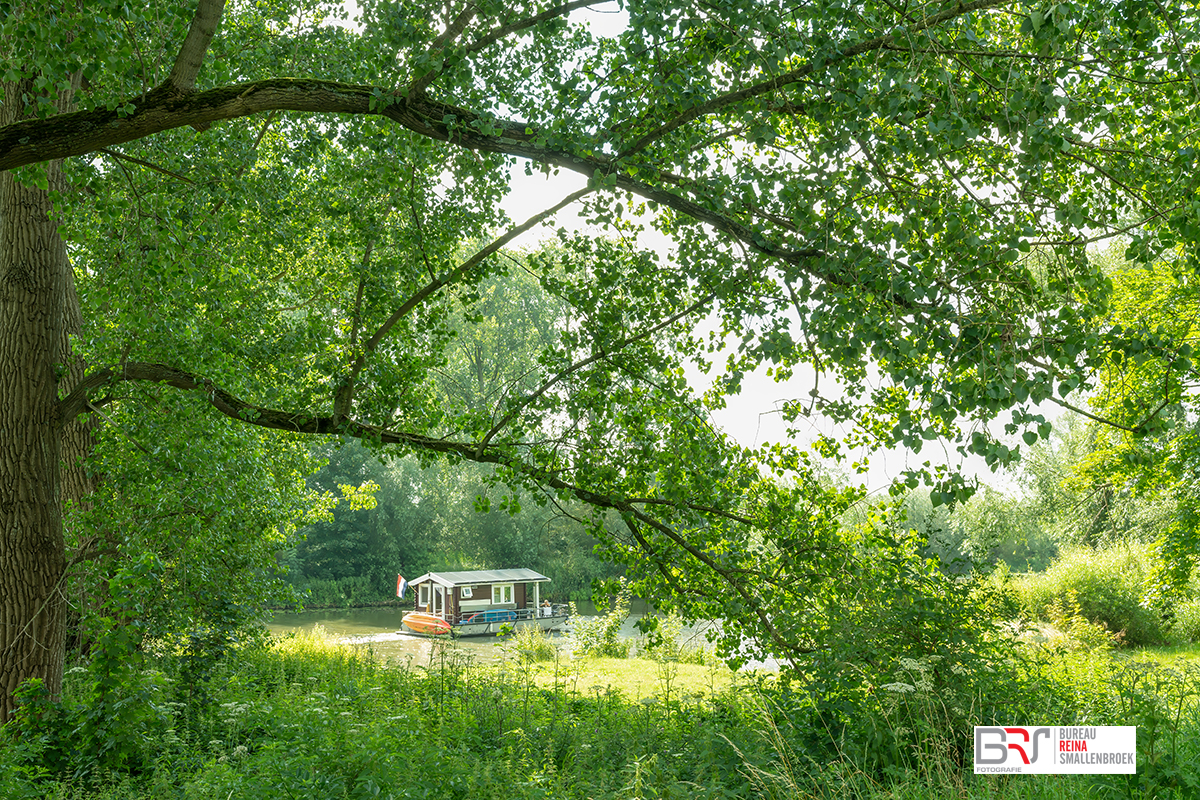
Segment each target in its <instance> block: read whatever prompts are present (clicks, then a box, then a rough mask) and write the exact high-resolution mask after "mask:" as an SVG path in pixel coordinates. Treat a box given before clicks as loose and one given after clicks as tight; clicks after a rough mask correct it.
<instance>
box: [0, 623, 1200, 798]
mask: <svg viewBox="0 0 1200 800" xmlns="http://www.w3.org/2000/svg"><path fill="white" fill-rule="evenodd" d="M596 663H602V662H597V661H596V660H594V659H588V660H578V659H568V658H566V657H564V656H563V655H562V654H557V655H556V656H555V657H554V659H553V660H552V661H549V662H541V663H540V664H539V663H537V662H534V661H532V660H531V659H529V658H527V657H524V656H523V655H522V654H521V649H520V648H517V652H516V655H515V657H513V658H511V659H509V660H507V661H504V662H501V663H498V664H480V663H476V662H474V661H472V659H471V658H470V657H468V656H466V655H464V654H463V653H462V651H459V650H457V649H456V648H455V647H454V646H453V645H452V644H449V643H445V644H439V645H438V647H437V648H436V649H435V651H434V654H433V655H432V657H431V658H430V659H429V662H428V663H425V664H413V663H404V664H400V663H395V662H392V663H385V662H380V661H379V660H377V659H376V658H375V657H374V656H373V655H372V654H371V653H370V652H369V651H366V650H355V649H351V648H349V647H346V646H344V645H341V644H339V643H337V642H335V641H333V640H331V639H329V638H328V637H326V636H324V635H323V633H322V632H320V631H317V632H314V633H310V634H297V635H292V636H288V637H286V638H283V639H280V640H275V641H273V642H268V643H264V644H261V645H257V646H245V647H242V648H240V649H238V650H237V651H235V652H232V653H230V654H229V655H228V657H226V658H224V659H223V660H221V661H220V662H219V663H218V664H217V665H215V666H214V667H213V669H212V674H211V678H210V679H209V680H208V682H207V689H206V691H205V692H204V693H203V698H204V700H203V703H200V704H196V703H194V702H192V701H191V700H189V698H190V697H194V696H195V693H189V692H188V691H187V688H188V687H185V686H182V685H181V684H180V680H179V675H180V671H179V668H178V664H177V663H174V662H173V660H172V658H171V657H167V656H162V657H159V658H157V659H156V658H151V657H147V661H146V663H144V664H142V665H139V668H138V670H137V672H138V675H139V677H138V680H136V681H133V683H134V684H135V688H136V691H144V687H145V686H146V685H153V686H154V687H155V689H154V691H155V694H154V696H152V697H151V698H150V699H149V700H148V701H146V702H148V703H149V704H150V705H149V707H148V710H147V711H146V712H145V713H139V714H127V715H125V716H124V717H119V718H117V719H116V720H115V721H114V722H113V724H112V725H110V726H108V727H105V726H104V725H102V724H101V723H100V722H99V721H92V722H89V723H87V725H84V726H83V727H81V720H83V719H85V718H86V717H85V715H84V711H83V710H82V704H84V703H85V702H88V698H89V697H90V696H91V694H90V693H91V692H92V691H93V690H92V689H91V682H92V681H94V679H95V676H94V675H93V674H92V673H89V672H88V671H87V670H77V671H74V672H71V673H70V674H69V675H68V681H67V687H66V692H65V697H64V699H63V701H62V702H61V703H55V702H52V701H51V700H50V699H48V698H47V697H46V696H45V695H44V693H42V692H40V690H39V687H37V686H36V685H34V686H31V687H28V688H27V689H26V690H25V691H24V692H23V695H22V697H23V702H24V705H23V706H22V709H21V712H20V715H19V717H18V719H17V720H16V721H15V722H14V723H12V724H11V725H10V726H8V727H7V728H5V729H4V734H5V735H4V736H3V738H2V740H0V741H2V742H3V743H2V745H0V797H4V798H25V797H50V798H59V800H125V799H126V798H143V797H145V798H150V797H153V798H182V799H184V800H207V799H208V798H213V799H214V800H217V799H219V800H228V798H230V797H253V798H263V799H264V800H274V798H280V799H281V800H282V798H289V799H292V798H314V799H315V798H321V799H322V800H324V798H376V797H377V798H397V799H398V798H419V797H429V798H492V797H495V798H501V797H503V798H566V799H568V800H569V799H570V798H580V800H582V799H583V798H595V799H596V800H604V799H607V798H611V799H612V800H627V798H651V797H654V798H687V799H688V800H703V799H704V798H721V799H722V800H729V799H730V798H760V797H761V798H780V799H784V798H786V799H787V800H799V799H800V798H826V797H827V798H835V797H836V798H854V797H862V798H872V799H874V798H879V799H880V800H882V798H910V797H911V798H924V797H933V796H939V797H962V798H975V797H981V798H982V797H1002V798H1010V797H1011V798H1018V797H1051V798H1056V797H1063V798H1066V797H1068V796H1072V797H1073V796H1082V795H1086V796H1095V797H1130V798H1133V797H1193V796H1196V793H1197V792H1198V791H1200V788H1198V787H1197V786H1196V779H1195V778H1194V777H1193V774H1194V773H1195V772H1196V771H1195V770H1194V769H1193V768H1192V765H1193V764H1195V763H1197V759H1198V758H1200V743H1198V737H1197V731H1200V720H1198V719H1197V710H1196V709H1197V706H1196V699H1197V696H1198V695H1200V672H1198V671H1196V670H1194V669H1192V668H1190V667H1188V666H1187V665H1186V664H1176V665H1174V666H1172V667H1163V666H1161V665H1156V664H1150V663H1141V662H1137V663H1135V662H1129V661H1121V660H1118V659H1113V658H1111V657H1109V656H1103V657H1102V658H1099V659H1098V658H1097V657H1096V653H1095V652H1089V651H1086V650H1079V649H1076V650H1071V649H1068V648H1064V647H1053V648H1045V647H1043V648H1036V649H1031V650H1027V651H1024V656H1021V657H1018V658H1016V659H1015V660H1013V661H1012V662H1010V663H1007V664H1004V663H999V662H997V663H994V664H989V665H988V666H990V667H991V668H992V669H995V670H997V671H999V672H1000V674H997V675H995V676H993V677H992V678H989V679H987V680H983V679H981V678H978V676H976V677H974V678H970V679H969V680H968V676H965V675H960V674H959V672H961V671H962V668H961V667H960V666H959V665H957V664H955V663H947V662H945V661H939V660H938V659H937V658H924V659H907V660H902V663H900V664H899V666H898V668H897V669H898V671H897V672H896V674H895V676H894V677H895V678H896V680H894V681H893V683H892V684H889V685H886V686H876V687H873V688H870V689H869V690H868V691H866V693H865V694H861V695H856V696H855V697H854V698H850V697H839V696H838V694H837V690H836V689H835V688H830V687H826V688H825V689H824V690H820V691H818V689H817V687H814V686H813V685H805V684H803V683H802V682H801V681H799V680H794V681H791V682H788V681H780V680H778V678H777V677H776V676H773V675H768V674H763V673H739V674H738V675H737V676H736V679H735V681H734V682H733V683H732V684H723V685H718V684H717V683H716V682H715V680H714V679H713V677H712V676H709V678H708V679H707V681H708V683H707V686H705V685H704V683H705V678H704V677H703V676H702V673H703V672H704V671H705V670H704V668H699V667H697V668H693V671H691V672H688V671H687V670H684V669H681V668H680V666H679V663H678V662H677V661H672V660H671V659H670V658H669V657H667V654H666V653H660V654H658V658H657V660H647V661H636V662H632V661H623V660H622V661H619V662H611V663H614V664H615V663H619V664H628V665H629V671H630V672H637V671H638V665H642V666H641V668H640V671H641V673H642V674H644V675H645V680H646V681H647V682H649V683H652V684H653V688H654V693H653V694H651V695H648V696H647V695H643V696H638V697H635V696H632V695H631V694H629V693H627V692H626V691H624V690H622V688H620V687H619V686H614V685H613V684H612V683H606V684H600V683H597V682H594V679H591V678H587V677H582V676H583V673H582V671H581V669H580V667H581V665H587V664H596ZM1006 670H1007V672H1005V671H1006ZM709 671H711V669H710V670H709ZM125 678H129V679H130V680H132V678H130V676H129V675H125ZM998 681H1011V683H1012V685H1013V686H1015V687H1018V688H1019V691H1021V692H1024V693H1025V694H1026V696H1025V698H1024V699H1023V700H1022V701H1021V702H1020V703H1019V704H1014V705H1011V706H1009V707H1008V711H1005V710H1004V706H1003V704H1004V703H1012V702H1014V701H1013V700H1012V698H1011V697H1002V698H999V700H1000V701H1002V702H1001V703H1000V704H999V705H998V704H997V702H996V701H997V698H996V697H994V696H993V697H991V698H989V697H987V696H985V694H986V693H988V692H991V693H993V694H994V691H995V687H996V686H997V685H998ZM137 687H140V688H137ZM970 687H976V690H977V692H978V693H977V694H974V695H972V693H971V691H970ZM131 691H133V690H131ZM1015 691H1017V690H1014V692H1015ZM139 697H140V695H139ZM972 698H974V699H972ZM851 700H853V703H851ZM114 702H120V700H115V701H114ZM852 705H853V707H854V708H856V709H857V712H855V714H852V713H850V711H849V709H850V708H851V706H852ZM952 705H953V706H954V707H953V708H951V707H950V706H952ZM837 709H840V714H834V713H833V711H834V710H837ZM998 713H1011V714H1012V715H1013V716H1012V718H1010V719H1008V720H1006V721H1007V722H1009V723H1010V724H1022V723H1024V724H1074V723H1090V724H1136V725H1138V726H1139V736H1138V741H1139V749H1140V753H1139V769H1140V772H1139V774H1138V775H1136V776H1044V777H1039V776H1014V777H996V776H975V775H973V774H971V767H970V750H969V744H968V742H967V741H964V740H963V737H962V736H961V735H960V734H959V733H958V732H957V731H958V726H959V725H964V724H966V725H969V724H972V723H974V724H982V723H986V722H987V721H989V720H988V719H984V715H995V714H998ZM960 718H961V719H960ZM950 719H954V720H955V723H954V725H952V726H949V727H948V726H947V725H946V723H947V721H948V720H950ZM989 719H990V718H989ZM952 731H953V732H952ZM81 732H82V733H81ZM149 733H153V737H151V736H149V735H148V734H149ZM80 735H86V736H87V737H89V738H88V740H87V741H88V742H89V743H90V744H89V746H95V744H96V743H100V744H101V745H104V744H106V743H108V744H110V745H111V747H112V748H115V749H117V750H120V752H122V753H123V754H124V755H123V760H121V761H119V762H117V761H111V762H107V763H105V764H102V763H100V762H98V761H97V760H96V759H95V757H94V753H90V752H88V751H85V750H81V749H80V748H79V741H78V736H80ZM872 737H873V738H872ZM109 739H111V740H112V741H111V742H108V740H109ZM872 742H874V744H871V743H872ZM118 745H119V746H118ZM864 745H867V746H866V747H864ZM871 748H874V749H873V750H872V749H871ZM888 753H890V754H891V755H888Z"/></svg>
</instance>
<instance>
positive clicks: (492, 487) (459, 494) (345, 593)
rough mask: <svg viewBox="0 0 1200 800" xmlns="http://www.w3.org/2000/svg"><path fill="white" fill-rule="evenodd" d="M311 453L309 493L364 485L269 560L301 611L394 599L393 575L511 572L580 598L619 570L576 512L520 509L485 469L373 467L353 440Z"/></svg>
mask: <svg viewBox="0 0 1200 800" xmlns="http://www.w3.org/2000/svg"><path fill="white" fill-rule="evenodd" d="M316 455H318V456H319V457H322V458H327V459H328V463H327V464H326V465H325V466H324V467H323V468H322V469H321V470H320V471H319V472H318V473H316V474H315V475H313V476H312V477H311V478H310V479H309V486H310V488H312V489H313V490H314V491H316V492H319V493H324V494H328V495H330V496H333V497H338V496H341V494H342V491H341V487H344V486H349V487H360V486H363V485H367V484H371V485H372V486H373V487H374V488H373V489H372V490H371V494H370V496H369V501H366V502H361V501H360V502H345V501H343V502H340V503H338V504H337V506H336V507H334V509H333V511H332V519H330V520H327V521H319V522H315V523H313V524H312V525H309V526H307V527H305V528H303V529H301V530H300V531H299V536H300V539H299V541H298V542H297V543H296V545H295V547H293V548H290V549H288V550H286V551H282V552H280V553H279V561H280V564H281V566H283V567H285V568H286V569H287V580H288V582H289V583H290V584H291V585H292V586H293V587H295V589H296V590H297V591H298V595H299V599H300V601H301V602H303V603H304V604H305V605H307V606H312V607H320V606H329V605H332V606H340V605H365V604H371V603H380V602H395V601H396V596H395V590H396V575H397V573H399V574H402V575H404V576H405V577H406V578H408V579H409V580H412V579H413V578H415V577H417V576H419V575H423V574H424V573H426V572H428V571H431V570H435V571H445V570H458V569H502V568H515V567H527V568H529V569H534V570H537V571H538V572H541V573H542V574H544V575H546V576H547V577H549V578H551V580H552V581H553V582H552V583H551V584H550V586H549V596H550V597H551V598H557V599H560V600H564V601H565V600H567V599H571V600H584V599H590V597H591V592H592V581H593V579H601V580H604V579H607V578H611V577H614V576H615V575H618V574H620V572H621V568H620V566H619V565H614V564H611V563H608V562H605V561H603V560H601V559H600V558H598V557H597V556H596V555H595V554H594V552H593V551H594V550H595V547H596V545H597V544H598V541H597V540H596V539H595V538H594V537H593V536H592V534H591V531H590V526H589V525H588V524H587V522H586V520H585V519H584V517H585V516H586V515H587V512H586V510H585V509H583V508H581V507H578V506H571V507H568V508H565V509H564V508H560V507H557V506H555V505H551V504H546V505H541V506H539V505H537V504H536V503H533V502H529V503H528V504H522V503H520V502H519V501H518V499H517V498H515V497H513V496H511V495H509V494H508V492H507V490H505V489H504V488H503V487H500V486H497V485H496V482H495V479H494V477H493V475H492V471H491V470H490V469H487V468H485V467H481V466H478V465H457V466H454V467H451V466H450V465H447V464H444V463H441V462H434V463H432V464H428V465H425V466H422V465H421V464H420V463H419V462H418V461H417V460H416V459H414V458H411V457H408V458H393V459H386V460H381V459H380V458H378V457H377V455H376V454H374V453H371V452H370V451H369V450H367V449H366V448H364V447H363V446H362V445H360V444H359V443H357V442H356V441H351V442H342V443H331V444H328V445H325V446H323V447H322V448H321V450H320V451H319V452H318V453H316ZM491 498H502V499H497V500H496V501H495V502H493V501H492V499H491ZM411 600H412V595H411V593H409V595H408V596H407V597H406V598H405V602H406V603H407V602H411Z"/></svg>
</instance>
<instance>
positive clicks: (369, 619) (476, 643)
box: [267, 603, 704, 664]
mask: <svg viewBox="0 0 1200 800" xmlns="http://www.w3.org/2000/svg"><path fill="white" fill-rule="evenodd" d="M577 606H578V608H579V611H580V614H581V615H584V616H587V615H589V613H590V614H594V613H595V607H594V606H592V605H591V604H590V603H578V604H577ZM409 610H410V609H408V608H403V609H401V608H343V609H337V608H334V609H319V610H314V611H298V612H290V611H278V612H276V613H275V616H274V617H273V618H272V619H271V620H270V621H269V622H268V623H267V628H268V630H270V631H271V633H273V634H276V635H284V634H287V633H290V632H292V631H301V630H312V629H314V628H316V627H317V626H318V625H319V626H321V627H322V628H324V629H325V630H326V632H328V633H329V634H331V635H333V636H336V637H338V638H340V639H343V640H344V641H346V642H347V643H350V644H358V645H363V646H369V647H370V648H371V650H372V652H374V653H375V654H376V655H377V656H379V657H381V658H386V659H388V660H396V661H400V662H402V663H403V662H408V661H411V662H412V663H413V664H428V663H430V660H431V659H432V658H433V657H434V653H435V647H436V648H439V649H440V648H441V647H442V646H443V645H442V643H441V642H440V641H437V640H434V639H430V638H427V637H424V636H413V635H411V634H407V633H402V632H401V630H400V618H401V617H403V616H404V613H405V612H406V611H409ZM646 613H647V611H646V606H645V604H644V603H643V604H637V603H635V604H634V608H633V611H632V613H630V615H629V617H628V618H627V619H626V620H625V622H624V624H622V626H621V631H620V634H619V636H620V637H621V638H622V639H636V638H638V637H640V636H641V633H640V632H639V631H638V630H637V629H636V628H634V624H635V623H636V622H637V621H638V620H639V619H641V618H642V617H643V616H644V615H645V614H646ZM701 630H702V629H701V628H692V629H688V630H686V631H685V632H684V634H683V635H682V636H681V639H691V640H692V641H694V642H696V643H702V642H703V641H704V637H703V635H702V633H701ZM550 639H551V641H552V642H554V644H556V645H558V646H559V647H560V648H562V649H564V650H570V649H571V637H570V635H569V634H565V633H552V634H550ZM500 642H501V640H500V639H498V638H496V637H494V636H474V637H469V638H464V639H458V640H456V641H455V643H454V646H455V647H456V648H458V649H459V650H461V651H462V652H464V653H467V654H469V655H470V656H472V657H473V658H476V659H479V660H482V661H490V660H493V659H496V658H499V657H501V652H500V649H499V647H497V645H498V644H499V643H500Z"/></svg>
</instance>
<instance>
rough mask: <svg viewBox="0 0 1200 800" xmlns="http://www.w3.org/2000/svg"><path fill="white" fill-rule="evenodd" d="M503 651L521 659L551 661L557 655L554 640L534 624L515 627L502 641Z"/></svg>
mask: <svg viewBox="0 0 1200 800" xmlns="http://www.w3.org/2000/svg"><path fill="white" fill-rule="evenodd" d="M504 651H505V653H507V654H508V655H509V656H510V657H514V658H517V659H520V660H522V661H553V660H554V657H555V656H556V655H558V648H557V647H555V646H554V642H552V641H550V639H549V637H548V636H546V634H545V633H544V632H543V631H542V629H541V628H539V627H538V626H536V625H526V626H524V627H520V628H517V629H516V631H515V632H514V633H513V635H512V638H510V639H509V640H508V641H507V642H505V643H504Z"/></svg>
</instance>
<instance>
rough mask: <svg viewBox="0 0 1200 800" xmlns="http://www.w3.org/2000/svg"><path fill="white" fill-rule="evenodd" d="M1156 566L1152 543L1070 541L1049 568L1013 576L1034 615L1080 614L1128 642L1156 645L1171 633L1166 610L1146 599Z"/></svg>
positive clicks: (1023, 601)
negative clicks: (1083, 543)
mask: <svg viewBox="0 0 1200 800" xmlns="http://www.w3.org/2000/svg"><path fill="white" fill-rule="evenodd" d="M1155 569H1156V561H1155V556H1154V551H1153V548H1152V547H1151V546H1150V545H1145V544H1140V543H1136V542H1134V543H1119V544H1114V545H1109V546H1108V547H1104V548H1097V549H1093V548H1089V547H1072V548H1068V549H1067V550H1064V551H1063V553H1062V555H1060V556H1059V558H1058V559H1056V560H1055V561H1054V563H1053V564H1052V565H1051V566H1050V568H1049V569H1047V570H1046V571H1045V572H1043V573H1038V574H1034V575H1027V576H1025V577H1023V578H1020V579H1017V580H1014V581H1013V587H1014V589H1015V590H1016V591H1017V594H1018V597H1019V600H1020V606H1021V610H1022V611H1023V613H1024V614H1025V615H1027V616H1028V617H1029V618H1031V619H1040V620H1046V621H1050V620H1052V619H1053V618H1054V617H1055V616H1060V617H1062V616H1066V617H1070V616H1071V615H1073V614H1078V615H1080V616H1082V617H1083V618H1084V619H1087V620H1088V621H1090V622H1092V623H1094V624H1100V625H1103V626H1104V627H1106V628H1107V629H1108V630H1109V631H1110V632H1112V633H1114V634H1121V641H1122V642H1123V643H1124V644H1126V645H1131V646H1144V645H1155V644H1162V643H1163V642H1165V641H1166V633H1167V626H1166V621H1165V620H1164V616H1163V613H1162V611H1161V610H1160V609H1152V608H1148V607H1146V605H1144V604H1143V599H1144V596H1145V593H1146V589H1147V587H1148V586H1149V585H1150V582H1151V580H1152V578H1153V576H1154V574H1155Z"/></svg>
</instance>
